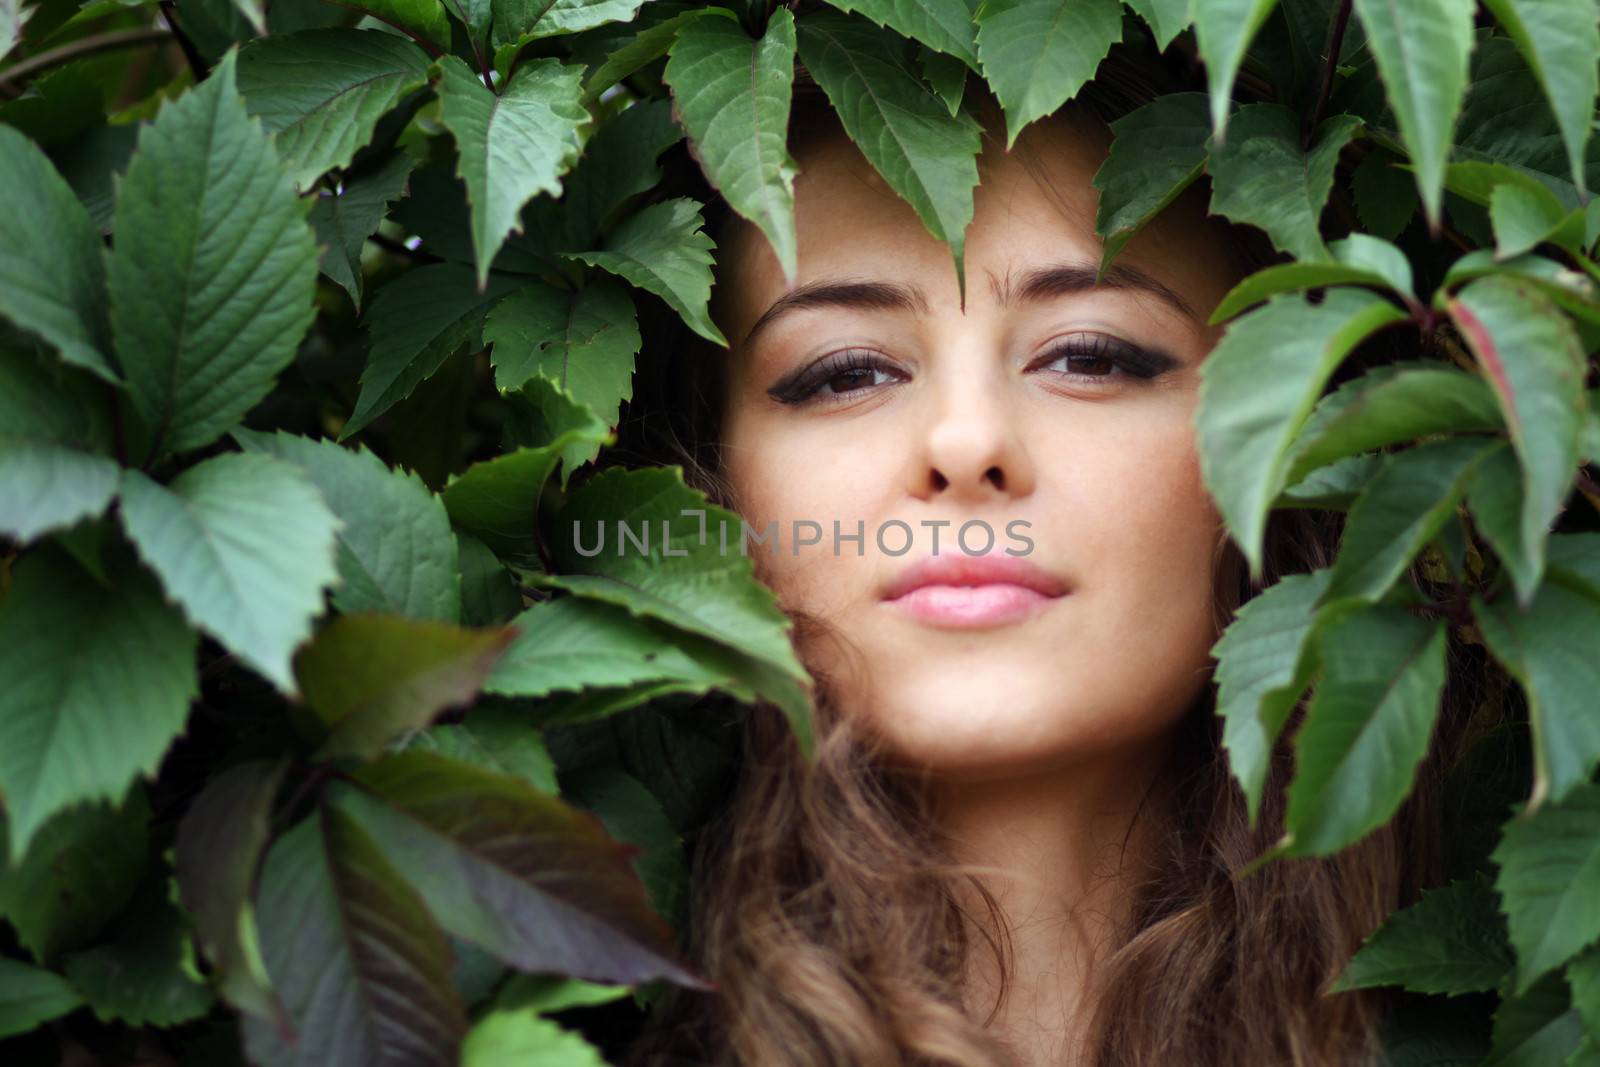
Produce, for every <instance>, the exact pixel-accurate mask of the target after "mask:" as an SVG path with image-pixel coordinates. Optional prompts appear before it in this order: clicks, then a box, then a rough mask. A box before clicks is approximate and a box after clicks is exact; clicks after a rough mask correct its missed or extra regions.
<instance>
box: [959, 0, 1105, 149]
mask: <svg viewBox="0 0 1600 1067" xmlns="http://www.w3.org/2000/svg"><path fill="white" fill-rule="evenodd" d="M977 21H978V57H979V59H980V60H982V62H983V76H984V78H985V79H986V80H987V81H988V83H989V87H990V88H991V89H992V90H993V91H994V94H995V95H996V96H997V97H999V99H1000V105H1001V107H1003V108H1004V109H1005V116H1006V147H1007V148H1008V149H1009V148H1010V147H1011V146H1012V145H1014V144H1015V143H1016V140H1017V135H1018V134H1019V133H1021V132H1022V128H1023V127H1024V126H1026V125H1028V124H1029V123H1030V122H1033V121H1034V120H1035V119H1038V118H1042V117H1043V116H1045V115H1048V114H1051V113H1052V112H1054V111H1055V110H1056V109H1057V108H1059V107H1060V106H1061V105H1062V104H1063V103H1065V102H1066V101H1067V100H1070V99H1071V98H1072V97H1074V96H1076V95H1077V93H1078V90H1079V89H1081V88H1083V85H1084V83H1085V82H1087V81H1088V80H1089V79H1090V78H1092V77H1094V72H1095V69H1096V68H1098V67H1099V66H1100V61H1101V60H1102V59H1104V58H1105V57H1106V53H1107V52H1109V51H1110V50H1111V46H1112V45H1114V44H1116V43H1117V42H1118V41H1120V40H1122V5H1121V4H1120V3H1118V2H1117V0H984V2H983V4H982V6H980V7H979V8H978V13H977Z"/></svg>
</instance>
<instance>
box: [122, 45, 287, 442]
mask: <svg viewBox="0 0 1600 1067" xmlns="http://www.w3.org/2000/svg"><path fill="white" fill-rule="evenodd" d="M233 68H234V58H233V54H232V53H230V54H229V55H228V56H227V57H226V58H225V59H224V60H223V61H222V63H220V64H219V65H218V66H217V67H216V69H215V70H213V71H212V73H211V76H210V77H208V78H207V79H206V80H205V82H204V83H202V84H201V85H200V86H199V87H198V88H195V89H193V90H191V91H189V92H188V93H185V94H184V95H183V97H182V98H181V99H179V100H177V101H176V102H175V103H173V104H170V105H168V106H167V107H165V108H163V109H162V111H161V116H160V117H159V118H158V119H156V121H155V122H154V123H152V124H151V125H149V126H147V127H145V129H144V130H142V131H141V132H140V135H139V150H138V152H137V153H136V154H135V155H134V157H133V161H132V162H131V163H129V164H128V173H127V175H126V177H124V178H123V180H122V183H121V186H120V189H119V192H118V196H117V219H116V233H117V242H116V248H115V250H114V251H113V252H112V254H111V259H110V267H109V275H108V281H109V287H110V292H111V326H112V330H113V332H114V334H115V337H116V343H117V354H118V355H119V356H120V357H121V359H122V369H123V373H124V374H125V375H127V379H128V396H129V400H130V401H131V402H132V405H133V409H134V411H135V412H137V414H138V415H139V417H140V419H141V420H142V421H143V423H144V429H145V431H146V432H147V434H148V435H149V439H150V442H151V443H150V446H149V449H148V451H149V453H150V455H152V456H156V455H160V454H162V453H163V452H167V451H173V452H181V451H184V450H187V449H191V448H198V447H200V446H201V445H205V444H209V443H210V442H211V441H213V440H215V439H216V438H217V437H218V436H219V435H220V434H221V433H223V431H225V430H227V429H228V428H229V427H231V426H232V425H233V424H234V423H236V422H238V421H239V419H240V417H241V416H243V415H244V413H245V412H247V411H249V410H250V409H251V408H252V407H254V406H255V404H256V402H257V401H259V400H260V399H261V398H262V397H264V396H265V395H266V394H267V392H268V391H269V390H270V389H271V388H272V384H273V381H274V379H275V378H276V377H277V374H278V372H279V371H280V370H282V369H283V368H284V367H285V366H286V365H287V364H288V363H289V361H290V360H291V359H293V358H294V353H295V349H296V347H297V346H298V345H299V342H300V338H301V336H302V335H303V334H304V333H305V332H306V327H307V326H309V325H310V323H311V318H312V311H313V305H312V298H313V294H314V292H315V287H316V278H317V265H316V264H317V252H316V246H315V244H314V242H313V241H312V235H311V228H310V227H309V226H307V225H306V222H305V218H306V208H307V205H305V204H303V203H301V202H300V201H299V200H298V199H297V198H296V197H295V195H294V190H293V189H291V188H290V186H289V182H288V181H287V180H286V179H285V178H284V176H283V172H282V171H281V170H280V169H279V167H278V163H277V159H276V157H275V156H274V155H273V150H272V145H271V144H270V143H268V140H267V138H266V136H265V135H264V134H263V133H262V132H261V128H260V126H259V125H258V124H257V123H255V122H252V121H250V119H249V118H247V117H246V115H245V110H244V105H243V104H242V103H241V102H240V99H239V95H238V93H237V92H236V91H235V90H234V80H233V77H234V75H233Z"/></svg>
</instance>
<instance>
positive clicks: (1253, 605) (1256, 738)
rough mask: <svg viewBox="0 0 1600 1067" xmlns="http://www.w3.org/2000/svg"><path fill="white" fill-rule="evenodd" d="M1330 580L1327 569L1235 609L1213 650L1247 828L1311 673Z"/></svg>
mask: <svg viewBox="0 0 1600 1067" xmlns="http://www.w3.org/2000/svg"><path fill="white" fill-rule="evenodd" d="M1331 574H1332V571H1331V570H1330V569H1326V568H1325V569H1323V570H1318V571H1312V572H1311V573H1309V574H1290V575H1286V576H1284V577H1283V578H1281V579H1279V580H1278V581H1276V582H1274V583H1273V584H1272V585H1270V586H1268V587H1267V588H1266V589H1265V590H1264V591H1263V592H1261V593H1259V594H1258V595H1256V596H1255V597H1253V598H1251V599H1250V600H1249V601H1247V602H1246V603H1245V604H1244V606H1243V607H1242V608H1240V610H1239V612H1238V613H1237V614H1236V615H1235V616H1234V619H1233V621H1232V622H1231V623H1230V624H1229V625H1228V628H1227V630H1226V631H1224V632H1223V635H1222V638H1221V640H1219V641H1218V642H1217V643H1216V645H1214V646H1213V647H1212V649H1211V654H1212V655H1213V656H1214V657H1215V658H1216V660H1217V668H1216V680H1217V715H1218V716H1219V717H1220V718H1221V719H1222V721H1223V728H1222V746H1223V748H1225V749H1227V751H1228V766H1229V769H1230V770H1231V771H1232V772H1233V777H1234V778H1235V780H1237V781H1238V783H1239V786H1240V788H1241V789H1243V790H1244V796H1245V804H1246V807H1247V810H1248V811H1249V814H1250V824H1251V825H1252V826H1254V825H1255V824H1256V819H1257V816H1258V815H1259V813H1260V810H1261V791H1262V789H1263V787H1264V786H1265V784H1266V780H1267V770H1268V768H1269V766H1270V764H1271V756H1272V747H1273V745H1274V743H1276V741H1277V739H1278V735H1279V733H1281V732H1282V730H1283V725H1284V723H1285V722H1286V721H1287V720H1288V718H1289V713H1290V712H1291V711H1293V710H1294V706H1295V705H1296V704H1297V703H1298V702H1299V700H1300V697H1301V695H1302V694H1303V693H1304V692H1305V690H1306V687H1307V686H1308V685H1310V684H1311V677H1312V675H1313V673H1315V670H1316V666H1317V657H1316V644H1315V633H1314V626H1315V624H1316V620H1317V612H1316V604H1317V601H1318V600H1319V599H1320V598H1321V596H1322V593H1323V590H1325V589H1327V587H1328V578H1329V577H1330V576H1331Z"/></svg>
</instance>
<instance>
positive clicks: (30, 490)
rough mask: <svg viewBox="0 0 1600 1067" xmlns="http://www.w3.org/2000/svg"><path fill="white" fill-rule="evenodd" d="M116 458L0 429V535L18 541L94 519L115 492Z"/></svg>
mask: <svg viewBox="0 0 1600 1067" xmlns="http://www.w3.org/2000/svg"><path fill="white" fill-rule="evenodd" d="M119 473H120V468H119V467H118V466H117V464H116V461H115V460H112V459H110V458H108V457H106V456H97V455H94V454H93V453H90V452H84V451H81V450H80V449H76V448H73V447H72V446H70V445H65V444H60V443H57V442H54V441H34V440H30V439H28V438H25V437H15V436H12V435H11V434H8V433H4V432H0V534H5V535H6V536H8V537H12V538H15V539H16V540H18V541H20V542H22V543H23V544H26V543H28V542H29V541H32V540H35V539H36V538H38V537H40V536H41V535H43V534H47V533H50V532H52V531H55V530H64V529H66V528H67V527H69V526H72V525H74V524H75V523H78V522H81V521H82V520H84V519H93V518H98V517H99V516H100V515H101V514H102V513H103V512H104V511H105V510H106V508H107V507H109V506H110V505H111V498H112V497H113V496H115V495H116V492H117V477H118V474H119Z"/></svg>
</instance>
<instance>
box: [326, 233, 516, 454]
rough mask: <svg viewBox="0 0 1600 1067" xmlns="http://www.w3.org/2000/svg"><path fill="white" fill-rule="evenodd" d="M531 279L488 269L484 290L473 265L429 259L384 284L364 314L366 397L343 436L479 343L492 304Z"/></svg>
mask: <svg viewBox="0 0 1600 1067" xmlns="http://www.w3.org/2000/svg"><path fill="white" fill-rule="evenodd" d="M526 281H527V279H526V278H519V277H517V276H516V275H512V274H490V276H489V287H488V288H487V289H484V290H479V288H478V282H477V277H476V275H475V274H474V273H473V270H472V268H471V267H466V266H462V265H461V264H458V263H430V264H428V265H427V266H425V267H416V268H414V269H412V270H409V271H406V273H404V274H402V275H401V276H400V277H399V278H396V279H395V280H394V281H392V282H390V283H389V284H388V285H386V286H384V287H383V288H382V289H381V290H379V292H378V296H377V298H376V299H375V300H373V302H372V306H371V307H369V308H368V309H367V313H366V315H365V317H364V319H363V321H364V322H365V323H366V327H367V336H368V338H369V341H370V348H369V351H368V353H367V367H366V370H364V371H363V372H362V373H361V395H360V396H358V397H357V398H356V407H355V410H354V411H352V412H351V413H350V418H349V420H348V421H346V422H345V424H344V428H343V429H342V430H341V431H340V432H339V439H340V440H341V441H342V440H344V439H346V438H348V437H349V436H351V435H352V434H354V433H356V432H358V431H360V430H362V429H364V428H365V427H366V426H367V425H368V424H369V423H371V422H372V420H373V419H376V418H377V417H378V416H379V415H382V414H383V413H384V412H385V411H388V410H389V409H390V408H391V407H393V406H394V405H396V404H398V403H399V402H400V401H402V400H404V399H405V398H406V397H408V396H410V395H411V391H412V390H413V389H415V388H416V387H417V386H418V385H420V384H422V382H424V381H426V380H427V379H428V378H430V377H432V376H433V374H434V372H436V371H437V370H438V369H439V368H440V367H442V366H443V365H444V362H445V360H447V359H449V358H450V357H451V356H453V355H455V354H456V353H457V352H458V351H460V350H461V349H462V348H463V347H470V348H477V347H480V345H479V339H478V334H479V331H480V330H481V329H482V327H483V316H484V313H485V312H486V311H488V309H489V306H490V305H491V304H493V303H494V302H495V301H496V300H498V299H499V298H500V297H502V296H504V295H505V294H506V293H508V292H510V291H511V290H512V289H514V288H515V287H516V286H518V285H520V284H525V283H526Z"/></svg>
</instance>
